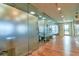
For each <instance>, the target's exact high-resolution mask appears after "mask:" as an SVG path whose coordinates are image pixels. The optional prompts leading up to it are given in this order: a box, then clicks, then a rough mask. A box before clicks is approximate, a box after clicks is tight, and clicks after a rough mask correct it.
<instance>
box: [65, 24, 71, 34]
mask: <svg viewBox="0 0 79 59" xmlns="http://www.w3.org/2000/svg"><path fill="white" fill-rule="evenodd" d="M71 28H72V26H71V23H66V24H64V35H71V32H72V30H71Z"/></svg>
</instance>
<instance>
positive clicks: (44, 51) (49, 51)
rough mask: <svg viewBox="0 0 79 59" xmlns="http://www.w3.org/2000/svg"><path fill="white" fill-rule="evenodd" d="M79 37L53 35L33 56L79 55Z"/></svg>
mask: <svg viewBox="0 0 79 59" xmlns="http://www.w3.org/2000/svg"><path fill="white" fill-rule="evenodd" d="M78 47H79V41H78V37H76V38H73V37H71V36H64V37H61V38H60V37H55V36H54V37H53V39H51V41H49V42H47V43H46V44H44V45H43V46H41V47H39V49H37V50H36V51H34V52H33V53H32V54H31V55H32V56H79V48H78Z"/></svg>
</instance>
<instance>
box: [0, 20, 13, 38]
mask: <svg viewBox="0 0 79 59" xmlns="http://www.w3.org/2000/svg"><path fill="white" fill-rule="evenodd" d="M13 33H14V25H13V24H12V23H10V22H6V21H0V37H5V36H11V35H13Z"/></svg>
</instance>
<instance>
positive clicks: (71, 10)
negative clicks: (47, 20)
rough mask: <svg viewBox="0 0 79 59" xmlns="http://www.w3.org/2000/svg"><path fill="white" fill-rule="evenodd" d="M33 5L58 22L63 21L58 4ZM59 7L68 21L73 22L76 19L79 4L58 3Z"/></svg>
mask: <svg viewBox="0 0 79 59" xmlns="http://www.w3.org/2000/svg"><path fill="white" fill-rule="evenodd" d="M32 5H33V6H35V7H36V8H38V9H39V10H40V11H42V12H44V13H46V14H47V15H49V16H50V17H52V18H55V19H56V20H57V21H62V18H61V16H60V14H59V11H58V10H57V6H56V3H37V4H36V3H33V4H32ZM57 5H58V7H61V12H62V14H63V15H64V19H65V20H66V21H67V20H73V19H74V17H75V12H76V11H78V12H79V8H78V7H79V6H78V5H79V4H77V3H65V4H64V3H58V4H57Z"/></svg>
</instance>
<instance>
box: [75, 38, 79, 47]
mask: <svg viewBox="0 0 79 59" xmlns="http://www.w3.org/2000/svg"><path fill="white" fill-rule="evenodd" d="M75 44H76V47H78V48H79V36H76V37H75Z"/></svg>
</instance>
